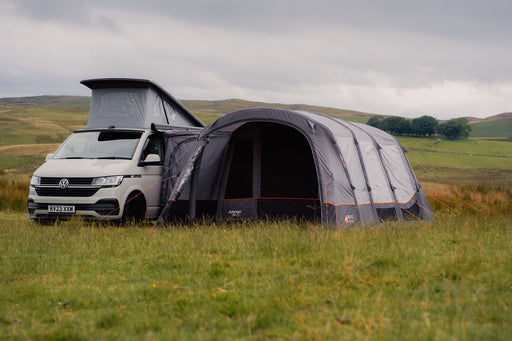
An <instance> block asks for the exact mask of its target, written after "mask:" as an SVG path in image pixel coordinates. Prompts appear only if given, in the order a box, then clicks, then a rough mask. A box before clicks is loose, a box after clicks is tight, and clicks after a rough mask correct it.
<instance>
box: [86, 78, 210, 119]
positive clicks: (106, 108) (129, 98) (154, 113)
mask: <svg viewBox="0 0 512 341" xmlns="http://www.w3.org/2000/svg"><path fill="white" fill-rule="evenodd" d="M80 83H82V84H83V85H85V86H87V87H88V88H90V89H91V90H92V99H91V110H90V112H89V121H88V123H87V128H88V129H98V128H107V127H111V126H114V127H116V128H143V129H148V128H150V127H151V124H152V123H154V124H156V125H167V126H173V127H204V124H203V122H201V120H200V119H199V118H197V117H196V116H195V115H194V114H193V113H192V112H190V111H189V110H188V109H187V108H186V107H185V106H184V105H183V104H181V103H180V102H179V101H178V100H177V99H175V98H174V97H173V96H172V95H171V94H169V93H168V92H167V91H165V90H164V89H162V88H161V87H160V86H158V85H157V84H155V83H153V82H152V81H149V80H147V79H135V78H98V79H87V80H83V81H81V82H80Z"/></svg>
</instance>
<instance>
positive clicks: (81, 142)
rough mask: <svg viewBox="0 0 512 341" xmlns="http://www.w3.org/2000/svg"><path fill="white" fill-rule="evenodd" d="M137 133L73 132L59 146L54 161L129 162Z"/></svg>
mask: <svg viewBox="0 0 512 341" xmlns="http://www.w3.org/2000/svg"><path fill="white" fill-rule="evenodd" d="M141 136H142V132H138V131H81V132H75V133H73V134H71V136H69V137H68V139H67V140H66V141H65V142H64V143H63V144H62V145H61V146H60V148H59V149H58V150H57V152H56V153H55V156H54V157H53V158H54V159H121V160H130V159H131V158H132V157H133V153H134V152H135V148H136V147H137V144H138V143H139V140H140V137H141Z"/></svg>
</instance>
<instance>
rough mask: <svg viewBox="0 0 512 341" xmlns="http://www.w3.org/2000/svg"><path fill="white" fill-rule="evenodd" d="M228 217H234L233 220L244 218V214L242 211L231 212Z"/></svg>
mask: <svg viewBox="0 0 512 341" xmlns="http://www.w3.org/2000/svg"><path fill="white" fill-rule="evenodd" d="M228 216H230V217H233V218H240V217H243V216H244V214H243V211H242V210H229V211H228Z"/></svg>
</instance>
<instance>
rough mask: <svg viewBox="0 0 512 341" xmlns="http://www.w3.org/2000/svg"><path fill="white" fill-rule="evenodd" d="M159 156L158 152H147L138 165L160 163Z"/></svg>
mask: <svg viewBox="0 0 512 341" xmlns="http://www.w3.org/2000/svg"><path fill="white" fill-rule="evenodd" d="M161 161H162V160H161V159H160V156H158V154H148V156H146V158H145V159H144V160H143V161H141V162H140V163H139V165H140V166H155V165H160V162H161Z"/></svg>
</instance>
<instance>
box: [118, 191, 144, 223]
mask: <svg viewBox="0 0 512 341" xmlns="http://www.w3.org/2000/svg"><path fill="white" fill-rule="evenodd" d="M145 217H146V199H144V195H143V194H142V193H141V192H134V193H131V194H130V195H129V196H128V199H126V203H125V205H124V211H123V222H124V223H127V222H140V221H142V220H143V219H144V218H145Z"/></svg>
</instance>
